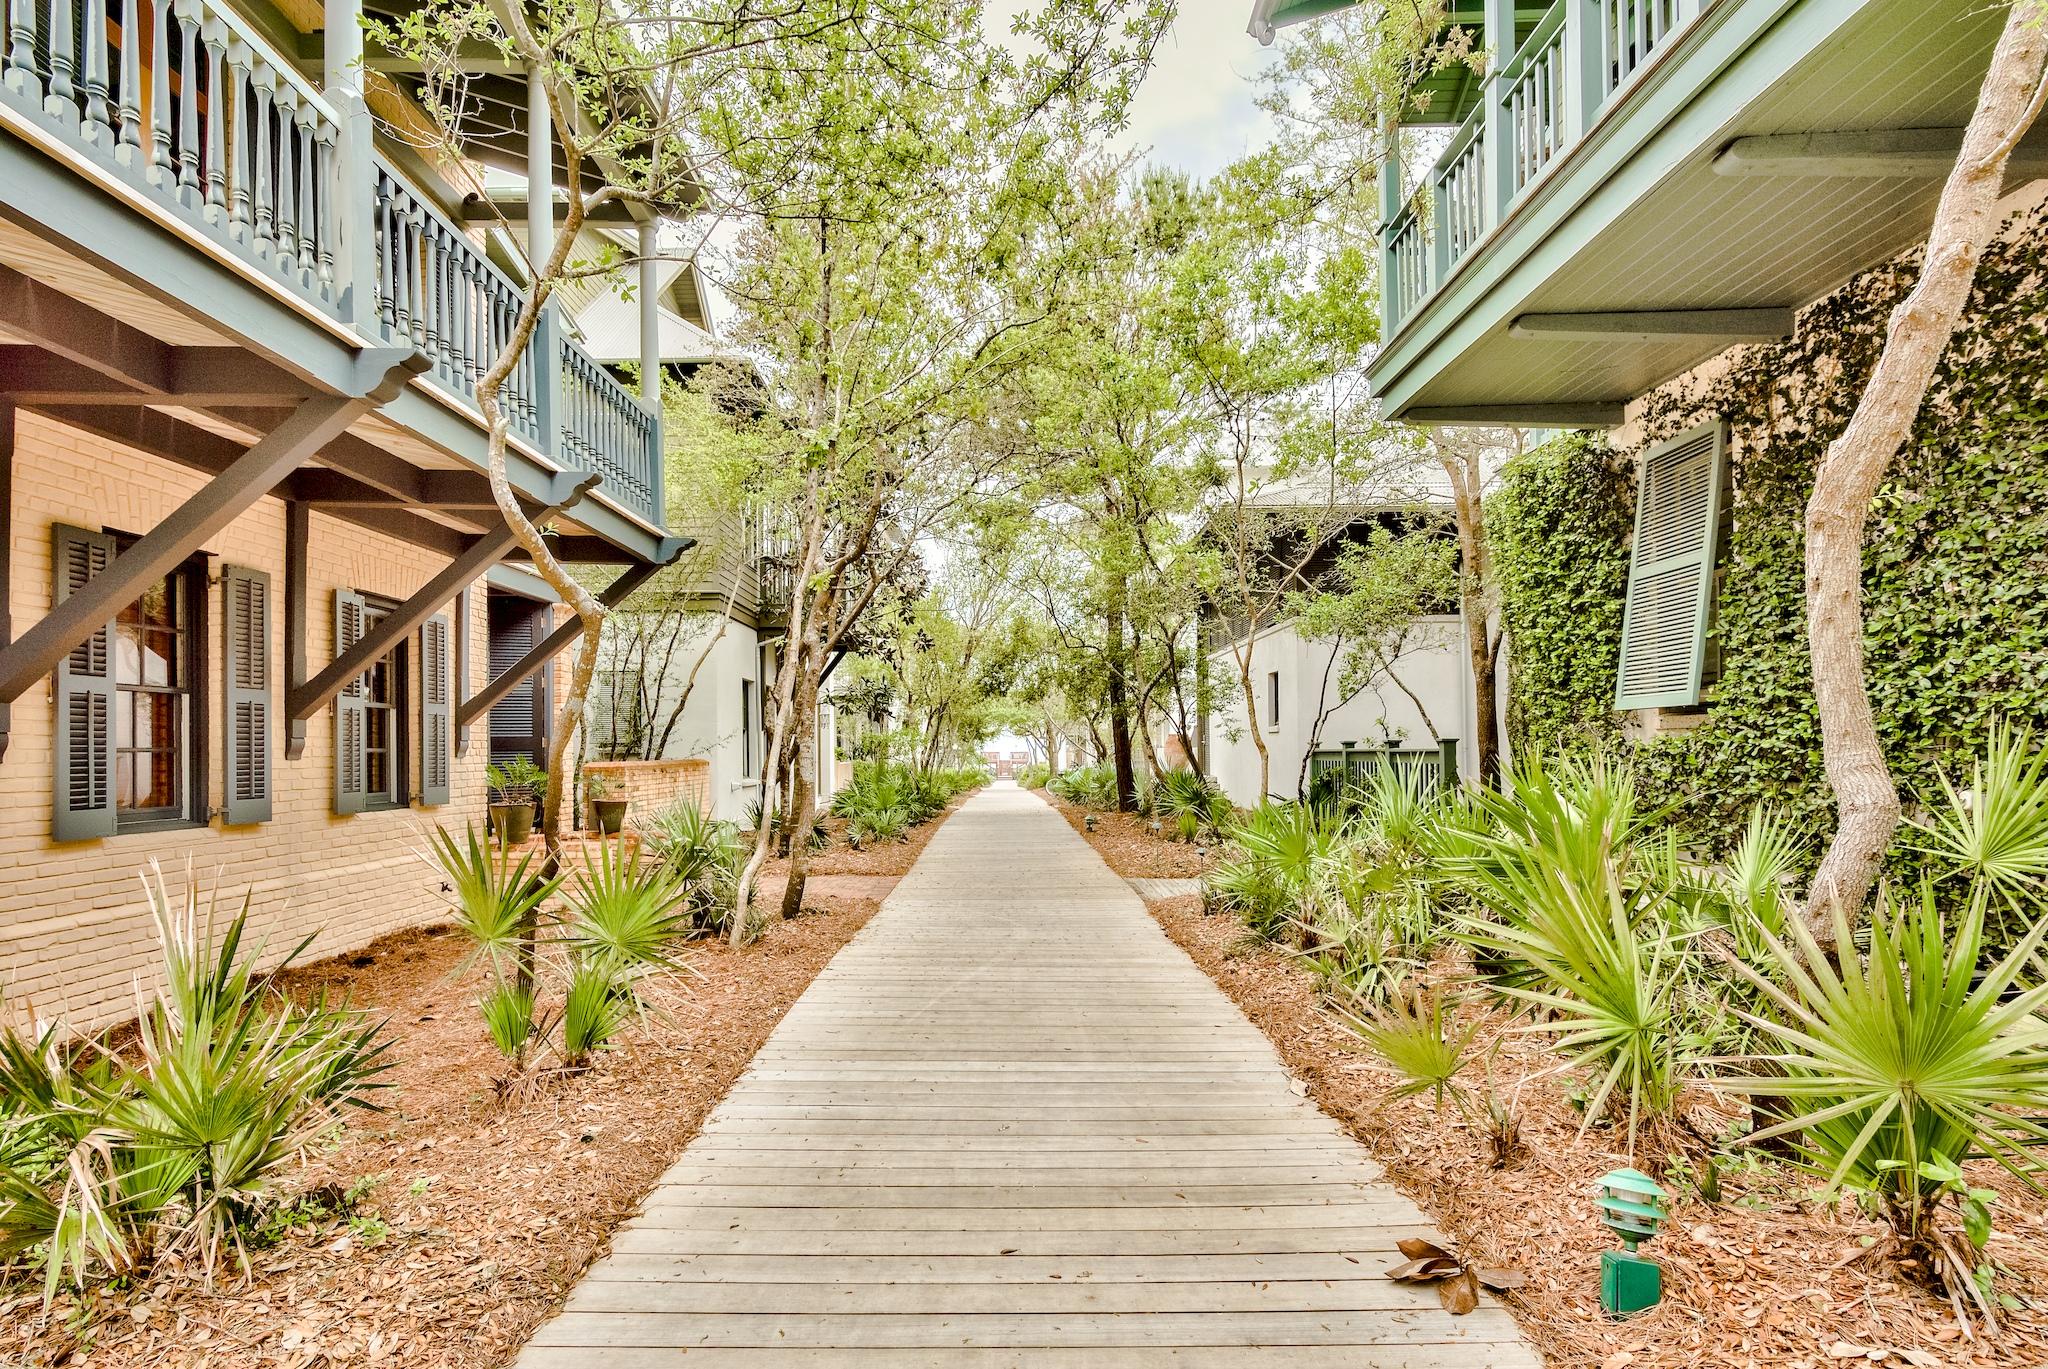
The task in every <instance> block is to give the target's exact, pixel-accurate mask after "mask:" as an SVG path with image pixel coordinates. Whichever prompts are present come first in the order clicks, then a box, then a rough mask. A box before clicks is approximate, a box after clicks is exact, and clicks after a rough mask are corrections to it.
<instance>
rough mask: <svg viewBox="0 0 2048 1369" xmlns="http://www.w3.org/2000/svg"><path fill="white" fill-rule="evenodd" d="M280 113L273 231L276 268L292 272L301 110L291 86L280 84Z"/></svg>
mask: <svg viewBox="0 0 2048 1369" xmlns="http://www.w3.org/2000/svg"><path fill="white" fill-rule="evenodd" d="M274 100H275V108H276V110H277V169H276V171H275V172H274V173H273V174H274V175H275V176H276V177H277V180H276V186H277V192H276V211H275V213H274V214H273V215H272V217H271V221H270V223H271V231H272V232H274V233H275V234H276V235H277V267H278V269H279V270H280V271H284V272H287V273H288V272H290V271H291V269H292V267H293V265H294V264H295V263H296V262H297V260H298V255H299V196H298V167H297V164H296V162H295V160H294V159H293V156H292V138H293V130H294V129H296V128H297V126H298V125H297V124H296V123H295V122H293V120H294V118H295V116H296V115H297V113H298V108H299V92H298V89H297V88H296V87H294V86H293V85H292V84H291V82H289V81H284V80H280V81H279V82H278V83H277V94H276V96H275V97H274Z"/></svg>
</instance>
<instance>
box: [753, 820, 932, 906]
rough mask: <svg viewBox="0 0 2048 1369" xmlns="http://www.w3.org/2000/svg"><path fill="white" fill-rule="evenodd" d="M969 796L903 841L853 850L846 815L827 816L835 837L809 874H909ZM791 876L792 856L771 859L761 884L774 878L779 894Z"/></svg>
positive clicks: (827, 825)
mask: <svg viewBox="0 0 2048 1369" xmlns="http://www.w3.org/2000/svg"><path fill="white" fill-rule="evenodd" d="M970 797H972V795H970V794H962V795H961V796H960V797H959V798H957V799H954V800H953V801H952V802H951V803H949V804H947V805H946V809H945V811H944V812H942V813H940V814H939V815H938V816H937V817H935V818H933V819H932V820H931V821H929V822H920V823H919V824H917V826H915V827H913V828H911V829H910V830H909V831H907V832H905V833H904V834H903V839H902V840H901V841H885V842H882V843H880V844H878V845H877V844H872V843H871V844H868V845H865V846H862V847H861V849H860V850H858V851H856V850H854V849H853V847H852V846H850V845H849V844H848V843H847V840H846V820H845V819H844V818H835V817H827V818H825V819H824V823H825V831H826V833H827V835H829V836H830V837H831V839H832V841H831V845H829V846H827V847H826V848H825V849H824V850H822V851H814V852H812V853H811V868H810V873H811V874H814V875H907V874H909V873H910V867H911V866H912V865H915V864H916V863H917V858H918V857H919V856H921V855H923V854H924V848H925V844H926V843H927V842H929V841H930V840H931V839H932V834H933V833H934V832H937V831H938V830H939V828H940V827H942V826H944V825H945V822H946V819H947V818H950V817H952V816H953V814H955V813H957V812H959V811H960V805H961V804H963V803H965V802H967V800H968V799H969V798H970ZM747 839H748V840H749V841H751V840H752V839H753V838H752V836H751V835H749V836H748V838H747ZM788 878H789V858H788V857H787V856H782V857H777V858H774V859H771V860H768V861H767V862H765V863H764V864H763V865H762V866H761V874H760V880H761V882H762V884H763V885H766V884H767V883H768V882H769V881H771V880H772V881H774V885H775V888H776V890H777V892H778V894H779V892H780V890H781V888H782V885H783V882H784V881H785V880H787V879H788ZM760 902H767V900H761V901H760ZM757 906H758V903H757ZM768 906H770V907H773V906H774V905H773V903H772V902H769V903H768Z"/></svg>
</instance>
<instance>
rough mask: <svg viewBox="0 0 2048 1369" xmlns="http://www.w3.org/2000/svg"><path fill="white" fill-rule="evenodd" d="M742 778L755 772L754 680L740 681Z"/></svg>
mask: <svg viewBox="0 0 2048 1369" xmlns="http://www.w3.org/2000/svg"><path fill="white" fill-rule="evenodd" d="M740 770H741V775H740V778H741V779H745V778H746V777H747V776H748V775H751V774H753V773H754V682H753V681H752V680H741V681H740Z"/></svg>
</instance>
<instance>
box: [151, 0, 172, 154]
mask: <svg viewBox="0 0 2048 1369" xmlns="http://www.w3.org/2000/svg"><path fill="white" fill-rule="evenodd" d="M149 10H150V17H149V34H150V39H151V42H150V53H149V166H148V172H147V174H148V176H149V180H150V184H152V185H164V184H166V183H168V182H169V180H170V178H171V20H170V10H171V4H170V0H150V6H149Z"/></svg>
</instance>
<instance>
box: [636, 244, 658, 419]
mask: <svg viewBox="0 0 2048 1369" xmlns="http://www.w3.org/2000/svg"><path fill="white" fill-rule="evenodd" d="M660 229H661V225H660V223H659V222H655V223H643V224H641V225H640V402H641V403H642V404H645V405H646V406H647V407H648V408H650V409H652V410H653V411H654V412H655V413H660V412H661V310H660V308H659V307H658V306H657V305H656V303H655V299H654V292H655V290H656V289H657V288H658V286H657V282H658V280H659V277H660V275H661V272H660V270H659V268H658V264H657V256H658V254H659V253H660V251H661V233H660Z"/></svg>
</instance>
